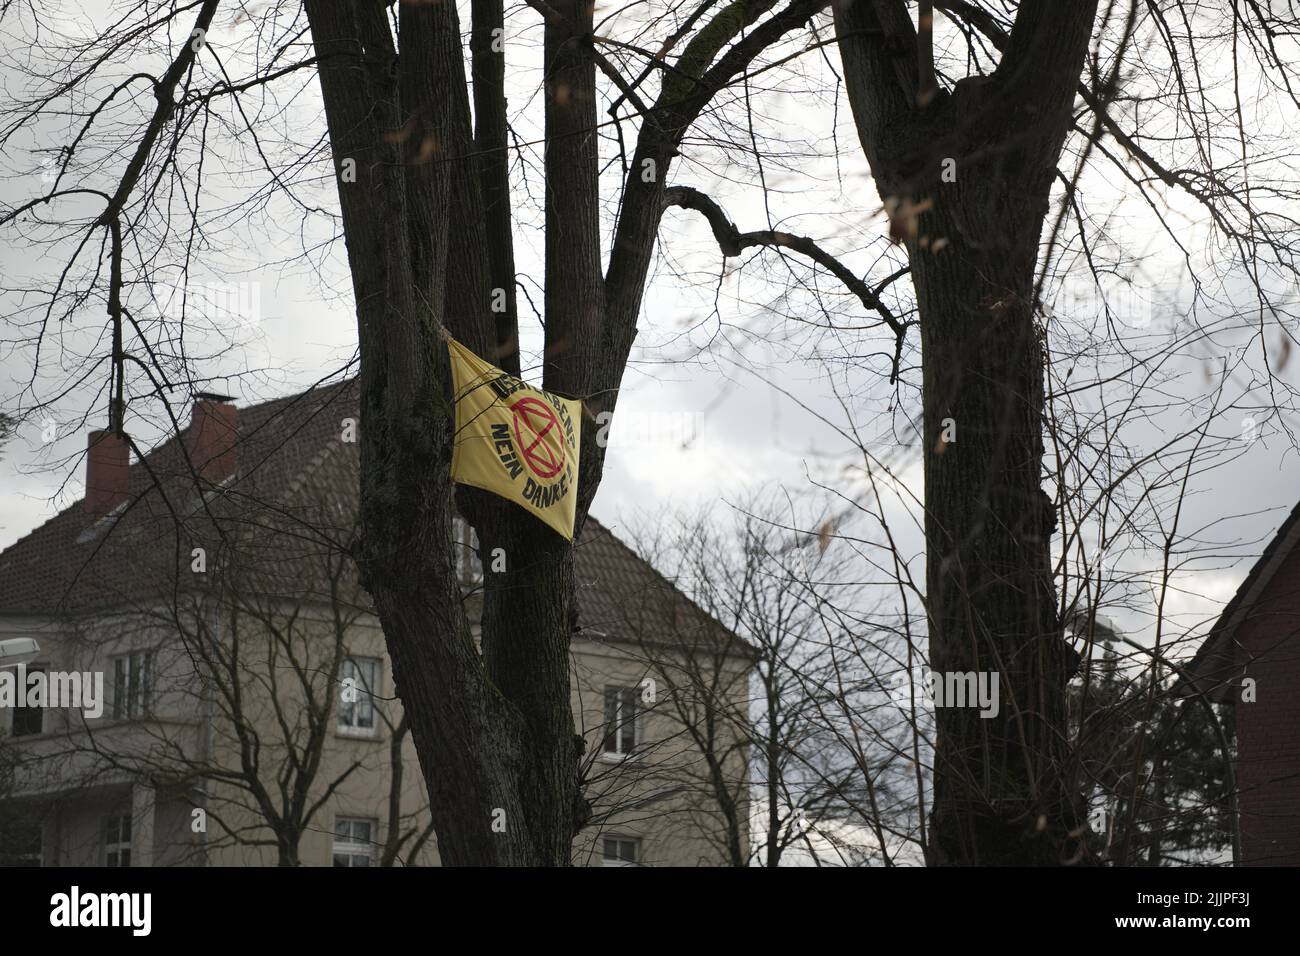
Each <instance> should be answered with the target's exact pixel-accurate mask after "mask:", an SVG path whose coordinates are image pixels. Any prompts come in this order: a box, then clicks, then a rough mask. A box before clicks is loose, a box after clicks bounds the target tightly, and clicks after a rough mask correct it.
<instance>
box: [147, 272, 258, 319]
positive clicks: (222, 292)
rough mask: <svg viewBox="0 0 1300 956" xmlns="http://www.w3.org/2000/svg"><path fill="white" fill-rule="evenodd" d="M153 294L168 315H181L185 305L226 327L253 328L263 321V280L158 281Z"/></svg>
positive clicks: (157, 306)
mask: <svg viewBox="0 0 1300 956" xmlns="http://www.w3.org/2000/svg"><path fill="white" fill-rule="evenodd" d="M149 295H150V298H151V299H152V300H153V308H154V310H155V311H156V312H157V314H158V315H160V316H163V317H164V318H169V319H178V318H180V316H181V312H182V309H183V310H184V313H185V315H187V316H203V317H204V318H206V319H207V320H208V321H209V322H210V323H212V324H213V325H218V326H222V327H225V328H252V327H254V326H257V325H258V324H260V323H261V321H262V284H261V283H260V282H184V283H177V284H171V283H167V282H154V283H150V285H149Z"/></svg>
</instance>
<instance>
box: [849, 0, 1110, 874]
mask: <svg viewBox="0 0 1300 956" xmlns="http://www.w3.org/2000/svg"><path fill="white" fill-rule="evenodd" d="M1095 12H1096V3H1095V0H1079V2H1071V3H1069V4H1062V3H1052V2H1049V0H1025V2H1023V3H1021V4H1020V8H1019V12H1018V14H1017V17H1016V23H1015V26H1014V28H1013V30H1012V33H1011V36H1010V38H1009V42H1008V44H1007V46H1006V49H1005V51H1004V55H1003V59H1002V62H1001V63H1000V65H999V67H998V69H997V70H996V71H995V73H994V74H993V75H992V76H990V77H973V78H968V79H964V80H962V81H961V82H959V83H958V84H957V85H956V88H955V89H954V90H953V91H952V92H951V93H949V92H947V91H939V93H938V94H937V96H936V97H935V98H934V99H933V101H932V102H931V103H930V105H929V106H928V107H926V108H920V107H918V106H917V104H916V102H915V95H914V94H915V91H916V90H918V88H919V87H918V82H919V81H920V78H919V76H918V68H917V60H916V54H915V51H916V49H917V44H916V34H915V30H914V28H913V25H912V23H911V20H910V18H909V16H908V13H907V9H906V6H905V5H904V4H903V3H902V2H901V0H850V2H848V3H845V4H842V5H838V6H837V7H836V12H835V22H836V31H837V35H838V37H839V45H840V50H841V54H842V58H843V62H844V69H845V83H846V87H847V90H848V93H849V97H850V103H851V105H852V109H853V114H854V118H855V122H856V124H857V127H858V132H859V136H860V138H861V141H862V146H863V149H864V151H865V152H866V155H867V159H868V161H869V163H870V165H871V168H872V172H873V175H874V178H875V180H876V184H877V187H878V189H879V191H880V195H881V198H882V199H883V200H884V201H885V204H886V209H887V210H888V211H889V212H890V216H891V234H892V236H893V238H894V239H895V240H896V241H901V242H904V243H905V244H906V248H907V251H908V256H909V259H910V261H911V266H912V279H913V282H914V284H915V288H916V295H917V303H918V307H919V313H920V327H921V350H922V378H923V391H922V396H923V398H922V401H923V420H924V425H923V435H922V441H923V445H924V448H923V452H924V473H925V535H926V586H927V616H928V619H929V631H930V663H931V669H932V672H933V673H934V674H935V675H936V676H940V675H943V674H948V673H953V672H958V673H963V672H972V671H973V672H977V673H996V674H997V675H998V678H999V685H1000V691H1001V693H1000V695H999V697H1000V700H999V709H998V713H997V716H995V717H984V716H981V712H980V710H979V709H976V708H973V707H969V706H967V707H952V706H938V707H936V722H937V734H936V742H935V783H934V802H933V806H932V811H931V825H932V833H931V841H930V846H929V847H928V848H927V857H928V860H929V862H930V863H932V864H984V865H987V864H1019V865H1053V864H1058V863H1063V862H1067V861H1071V860H1078V859H1081V858H1082V853H1081V848H1082V844H1081V842H1080V840H1081V837H1082V836H1083V835H1084V834H1085V833H1086V824H1085V822H1084V820H1083V808H1082V805H1081V801H1080V799H1079V795H1078V794H1077V793H1076V792H1075V790H1074V786H1073V784H1072V777H1073V774H1072V772H1071V767H1070V754H1069V748H1068V746H1067V743H1066V740H1067V735H1066V723H1065V685H1066V683H1067V682H1068V680H1069V677H1070V675H1071V673H1072V672H1073V670H1074V667H1075V664H1076V659H1075V657H1074V652H1073V651H1072V650H1071V649H1070V648H1069V645H1068V644H1067V643H1066V642H1065V640H1064V636H1063V628H1062V624H1061V621H1060V620H1059V618H1058V614H1057V610H1056V601H1055V589H1054V584H1053V580H1052V572H1051V551H1050V548H1051V537H1052V534H1053V531H1054V524H1055V522H1054V511H1053V505H1052V502H1051V500H1050V498H1049V497H1048V496H1047V495H1046V494H1045V493H1044V491H1043V489H1042V479H1043V471H1042V461H1043V440H1042V429H1043V404H1044V392H1043V365H1044V354H1045V353H1044V349H1043V346H1042V342H1041V330H1040V327H1039V326H1038V324H1037V323H1036V321H1035V317H1034V303H1033V298H1034V276H1035V266H1036V263H1037V261H1038V252H1039V239H1040V234H1041V231H1042V227H1043V222H1044V219H1045V217H1046V214H1047V212H1048V209H1049V199H1050V193H1051V188H1052V182H1053V178H1054V176H1055V173H1056V163H1057V161H1058V159H1059V157H1060V153H1061V148H1062V145H1063V143H1064V139H1065V135H1066V132H1067V131H1068V129H1069V125H1070V108H1071V105H1072V103H1073V91H1074V89H1075V87H1076V86H1077V83H1078V78H1079V74H1080V72H1081V70H1082V66H1083V60H1084V55H1085V53H1086V51H1087V45H1088V41H1089V37H1090V33H1091V29H1092V23H1093V18H1094V15H1095ZM945 171H947V173H948V175H947V176H945V175H944V174H945ZM954 175H955V181H948V180H952V179H953V177H954ZM946 426H949V430H948V433H947V434H946V435H945V427H946ZM945 437H947V438H951V439H953V440H952V441H951V442H947V441H945V440H944V439H945Z"/></svg>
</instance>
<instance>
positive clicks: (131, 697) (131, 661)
mask: <svg viewBox="0 0 1300 956" xmlns="http://www.w3.org/2000/svg"><path fill="white" fill-rule="evenodd" d="M110 660H111V661H112V663H113V719H114V720H137V719H139V718H142V717H151V716H153V686H154V667H153V664H154V653H153V651H152V650H143V651H131V652H129V653H127V654H117V655H115V656H114V657H112V658H110Z"/></svg>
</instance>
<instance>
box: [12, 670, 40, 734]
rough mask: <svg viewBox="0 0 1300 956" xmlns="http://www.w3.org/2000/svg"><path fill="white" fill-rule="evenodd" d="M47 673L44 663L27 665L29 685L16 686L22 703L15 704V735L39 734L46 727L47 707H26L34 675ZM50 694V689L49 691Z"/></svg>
mask: <svg viewBox="0 0 1300 956" xmlns="http://www.w3.org/2000/svg"><path fill="white" fill-rule="evenodd" d="M43 673H45V665H44V664H36V665H28V667H27V678H26V679H27V686H26V687H18V688H16V690H17V692H18V700H20V701H22V702H23V703H22V704H17V703H16V704H15V706H14V718H13V719H14V722H13V733H14V736H15V737H25V736H27V735H28V734H39V733H40V732H41V731H43V730H44V729H45V708H44V707H25V706H23V704H25V703H26V702H27V695H28V693H30V692H31V687H32V675H33V674H43ZM47 694H48V691H47Z"/></svg>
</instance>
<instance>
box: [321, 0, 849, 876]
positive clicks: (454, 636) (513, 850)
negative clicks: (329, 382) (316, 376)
mask: <svg viewBox="0 0 1300 956" xmlns="http://www.w3.org/2000/svg"><path fill="white" fill-rule="evenodd" d="M825 2H826V0H791V2H790V3H789V5H788V6H787V7H786V8H784V9H783V10H782V11H780V12H779V13H777V14H776V15H774V16H773V17H771V18H769V19H768V20H767V21H766V22H764V23H763V24H761V25H759V26H757V27H756V28H755V29H753V30H752V31H749V32H747V33H745V35H744V36H743V37H742V38H740V39H737V37H738V36H739V35H740V34H741V33H742V32H744V31H745V30H746V28H747V27H749V26H751V25H752V24H753V23H754V22H755V21H756V20H757V19H759V18H760V17H761V16H763V15H764V14H765V13H766V12H767V11H768V10H770V9H771V7H772V6H773V5H774V2H773V0H761V2H758V3H743V2H735V3H732V4H730V5H728V6H727V7H726V8H724V9H723V10H722V11H721V12H720V13H719V14H718V15H717V16H716V17H715V18H714V20H712V21H710V22H709V23H708V24H707V25H705V27H703V28H702V29H701V30H700V31H699V32H698V33H697V34H696V36H695V37H694V38H693V39H692V40H691V41H690V42H689V43H687V44H686V47H685V49H684V51H683V53H682V55H681V56H680V57H678V63H677V67H676V69H675V71H674V72H673V73H672V74H671V76H672V77H673V81H672V82H670V83H665V84H664V88H663V91H662V92H661V95H660V97H659V100H658V102H657V103H656V105H655V109H654V111H653V113H654V115H653V116H650V117H647V118H644V125H643V127H642V129H641V132H640V135H639V136H638V140H637V148H636V153H635V155H636V157H637V158H638V159H650V160H653V164H654V170H653V175H652V176H650V177H648V178H647V177H646V176H644V175H643V166H642V165H641V164H640V163H634V166H633V168H632V169H630V170H629V172H628V176H627V179H626V183H625V186H624V190H623V195H622V202H621V211H620V216H619V219H618V223H617V225H616V227H615V240H614V248H613V250H612V251H611V254H610V265H609V272H608V275H602V273H601V233H600V208H601V206H600V201H601V197H600V192H599V165H598V163H599V155H598V149H597V136H596V105H597V104H596V79H595V64H596V59H595V55H594V51H593V47H592V42H593V41H592V8H591V7H590V5H588V4H586V3H584V2H581V0H554V2H551V3H548V4H546V5H545V6H542V5H539V6H542V9H543V12H544V15H545V18H546V24H545V32H544V47H545V70H546V97H545V109H546V114H545V128H546V159H545V169H546V275H545V312H546V322H545V328H546V344H545V355H544V370H543V387H544V388H546V389H547V390H549V391H552V392H555V393H557V394H560V395H563V396H565V397H569V398H575V399H580V400H582V401H583V402H584V406H585V414H586V417H587V420H588V422H590V421H591V420H593V419H594V418H595V417H596V416H597V415H598V414H599V413H600V412H602V411H613V409H614V407H615V404H616V396H617V391H618V386H619V383H620V381H621V379H622V375H623V369H624V367H625V365H626V362H627V357H628V354H629V352H630V350H631V347H632V341H633V339H634V338H635V335H636V322H637V318H638V313H639V310H640V309H639V307H640V301H641V295H642V292H643V288H644V284H645V280H646V275H647V273H648V269H649V264H650V259H651V251H652V248H653V245H654V241H655V234H656V231H657V228H658V223H659V218H660V215H661V213H662V209H663V196H664V187H665V183H664V178H665V177H666V175H667V173H668V169H669V165H670V163H671V161H672V158H673V157H674V156H675V155H676V154H677V150H678V147H679V146H680V144H681V139H682V136H683V135H684V133H685V131H686V130H687V128H688V127H689V126H690V124H691V123H692V122H693V121H694V119H695V118H696V117H697V116H698V115H699V113H700V111H701V110H702V109H703V108H704V107H705V106H706V105H707V104H708V102H709V100H710V98H711V97H712V96H714V95H715V94H716V93H717V92H718V91H719V90H720V89H722V87H723V86H725V85H726V84H727V83H729V82H731V81H732V80H733V79H734V78H735V77H736V76H737V75H739V74H740V73H741V72H743V71H744V70H745V69H747V68H748V66H749V65H750V64H751V63H752V62H753V60H754V58H755V57H756V56H758V55H759V54H760V53H761V52H762V51H763V50H764V49H766V48H767V47H768V46H770V45H771V44H772V43H775V42H776V41H778V40H779V39H780V38H781V37H782V36H784V35H785V34H786V33H788V32H789V31H791V30H793V29H796V28H798V27H801V26H803V25H804V24H806V23H807V22H808V20H809V19H810V18H811V17H812V16H813V14H814V13H816V12H817V10H818V9H820V8H821V7H822V6H823V5H824V4H825ZM472 7H473V16H474V18H475V24H474V30H473V35H472V38H471V43H470V45H471V52H472V70H473V73H474V77H475V80H476V85H475V105H476V114H477V115H476V122H477V125H478V130H477V142H476V136H475V134H474V133H473V132H472V131H471V129H470V111H469V94H468V91H467V88H466V84H465V67H464V55H463V50H462V47H461V40H460V27H459V22H458V15H457V9H456V5H455V4H454V3H403V4H399V5H398V6H397V8H396V9H397V14H398V16H399V18H400V19H399V23H398V37H399V40H400V50H399V48H398V47H399V44H395V43H394V40H393V36H392V32H391V30H390V26H389V23H388V20H387V16H388V5H387V4H384V3H381V2H376V0H307V2H306V11H307V16H308V22H309V25H310V28H311V33H312V39H313V43H314V44H315V47H316V53H317V56H318V58H319V62H320V66H319V76H320V83H321V91H322V97H323V100H324V104H325V115H326V121H327V124H328V126H329V133H330V143H331V147H332V150H333V153H334V159H335V163H336V167H337V168H338V172H339V174H340V176H339V203H340V209H341V211H342V218H343V230H344V236H345V239H346V243H347V251H348V264H349V267H350V269H351V273H352V282H353V291H354V295H355V299H356V309H357V323H358V333H359V345H360V353H361V373H360V388H361V415H362V421H361V489H360V490H361V515H360V524H361V531H360V533H359V535H358V538H357V540H356V541H355V542H354V546H353V552H354V556H355V559H356V562H357V565H358V568H359V570H360V572H361V580H362V583H363V585H364V586H365V587H366V589H367V590H368V591H369V592H370V595H371V597H372V599H373V601H374V605H375V608H376V611H377V612H378V615H379V618H380V621H381V623H382V625H383V628H384V635H385V638H386V640H387V644H388V650H389V654H390V656H391V658H392V661H393V671H394V677H395V680H396V685H397V691H398V694H399V696H400V697H401V699H402V706H403V708H404V710H405V712H406V714H407V716H408V717H409V719H410V725H411V734H412V738H413V740H414V742H415V745H416V751H417V753H418V754H419V757H420V764H421V769H422V772H423V774H424V777H425V780H426V782H427V785H428V793H429V800H430V805H431V810H432V817H433V822H434V827H435V830H436V832H437V836H438V849H439V854H440V857H441V859H442V861H443V862H444V863H447V864H452V865H455V864H478V865H565V864H568V863H569V862H570V853H571V842H572V837H573V834H574V831H575V829H576V828H577V827H578V826H579V825H580V824H581V823H582V820H583V815H584V806H583V801H582V799H581V796H580V794H579V793H578V791H577V781H578V756H579V752H580V747H579V746H578V744H579V743H580V741H578V740H577V739H576V738H575V735H574V730H573V717H572V713H571V710H570V696H569V641H570V637H571V635H572V632H573V629H574V626H575V622H576V612H575V606H574V577H573V548H572V545H571V544H570V543H569V542H568V541H566V540H565V539H563V538H561V537H559V536H557V535H555V534H554V533H553V532H552V531H550V530H549V529H548V528H546V527H545V526H544V525H542V524H540V523H539V522H537V521H536V519H534V518H533V517H532V516H530V515H528V514H527V513H526V512H523V511H522V510H520V509H519V508H517V507H515V506H514V505H513V504H511V503H509V502H506V501H504V500H502V499H498V498H495V497H493V496H491V495H487V494H486V493H483V492H480V491H477V490H476V489H469V488H463V489H461V490H460V491H459V492H458V493H457V495H456V500H457V504H458V505H459V510H460V512H461V514H463V515H464V516H465V518H466V519H467V520H468V521H469V522H470V523H471V524H472V525H473V526H474V527H475V529H476V530H477V531H478V536H479V546H480V556H481V558H482V561H483V566H484V577H485V582H484V598H483V618H482V630H481V652H480V650H479V648H477V647H476V646H475V642H474V639H473V635H472V632H471V628H470V624H469V621H468V619H467V616H466V613H465V609H464V607H463V605H462V596H461V592H460V583H459V579H458V576H457V574H456V571H455V567H454V561H453V553H452V541H451V522H452V518H453V514H454V511H455V509H454V508H453V504H452V493H451V484H450V462H451V448H452V439H453V434H452V428H453V409H452V404H451V376H450V373H449V360H448V357H447V351H446V347H445V345H444V343H443V341H442V339H441V338H440V332H441V331H442V330H443V329H444V328H445V329H447V330H449V331H450V332H451V334H452V335H454V336H455V337H456V338H457V339H459V340H460V341H461V342H463V343H464V344H465V345H467V346H468V347H469V348H471V349H472V350H473V351H474V352H476V353H477V354H478V355H480V356H483V357H486V358H488V359H489V360H495V361H499V362H500V363H501V364H502V365H504V366H505V367H506V368H507V369H508V370H514V369H517V367H518V343H517V334H516V333H517V327H516V324H515V323H516V318H515V309H514V305H513V291H514V290H513V275H512V274H511V273H512V272H513V268H514V266H513V261H514V260H513V250H512V245H511V243H512V239H511V229H510V209H509V189H508V187H509V182H508V164H507V163H506V162H505V158H504V149H505V146H506V141H505V136H506V125H505V102H504V72H503V68H502V66H501V64H500V62H499V59H498V60H494V59H493V57H498V58H499V53H497V52H496V51H494V50H493V49H492V41H493V39H494V38H493V31H494V30H495V29H498V28H499V27H500V26H501V25H502V23H503V19H502V15H501V9H502V8H501V4H500V2H499V0H475V2H474V4H473V5H472ZM733 41H734V43H733ZM728 43H733V45H732V46H731V47H730V48H727V44H728ZM399 54H400V55H399ZM715 59H716V61H717V62H716V63H715V62H714V61H715ZM345 163H346V164H350V166H351V168H352V170H353V172H354V174H355V181H350V180H349V179H348V178H347V176H346V175H345V174H346V173H347V168H346V167H345V165H344V164H345ZM494 288H504V289H506V290H507V295H506V301H507V308H506V310H505V311H504V312H495V313H494V312H492V311H491V300H492V290H493V289H494ZM596 431H597V430H596V429H595V428H591V427H587V428H584V429H583V434H582V444H581V451H580V458H581V460H580V476H579V486H578V489H577V492H576V493H577V495H578V502H577V521H576V529H575V530H577V529H581V527H582V524H583V522H584V520H585V518H586V514H587V508H588V507H589V505H590V503H591V501H592V499H593V498H594V497H595V494H596V489H597V487H598V486H599V484H600V476H601V471H602V466H603V463H604V448H603V447H601V446H599V445H598V444H597V442H596ZM498 556H500V557H501V558H503V559H504V562H505V566H504V569H503V570H498V568H500V562H499V561H498V560H497V558H498Z"/></svg>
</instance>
